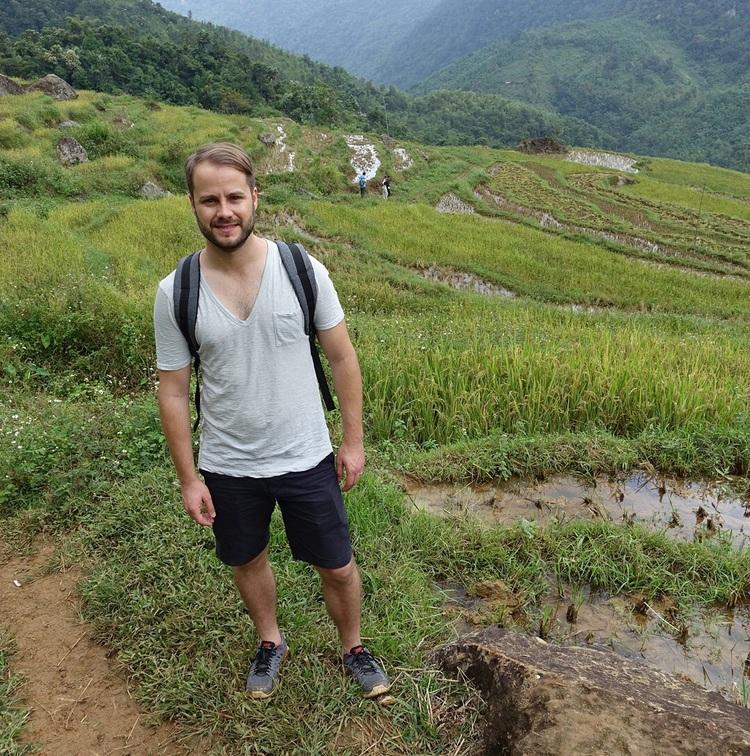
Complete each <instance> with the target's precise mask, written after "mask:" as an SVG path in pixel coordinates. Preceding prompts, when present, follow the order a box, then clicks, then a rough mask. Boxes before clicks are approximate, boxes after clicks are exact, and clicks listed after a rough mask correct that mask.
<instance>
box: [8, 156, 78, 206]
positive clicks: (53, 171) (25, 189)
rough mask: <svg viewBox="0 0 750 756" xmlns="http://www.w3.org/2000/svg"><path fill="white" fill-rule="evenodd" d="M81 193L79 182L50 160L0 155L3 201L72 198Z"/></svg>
mask: <svg viewBox="0 0 750 756" xmlns="http://www.w3.org/2000/svg"><path fill="white" fill-rule="evenodd" d="M80 190H81V182H80V179H78V178H77V177H76V176H75V174H73V173H70V172H68V171H66V170H65V169H64V168H63V167H62V166H61V165H58V164H56V163H54V162H52V161H51V160H49V159H46V158H17V157H11V156H10V155H0V196H2V197H4V198H14V197H40V196H45V195H47V196H48V195H62V196H63V197H71V196H73V195H75V194H78V193H79V192H80Z"/></svg>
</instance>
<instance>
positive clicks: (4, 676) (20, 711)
mask: <svg viewBox="0 0 750 756" xmlns="http://www.w3.org/2000/svg"><path fill="white" fill-rule="evenodd" d="M12 650H13V641H12V639H11V638H9V637H8V635H7V634H6V633H5V632H3V631H1V630H0V753H3V754H7V756H23V754H27V753H33V751H34V749H33V748H32V747H31V746H28V745H21V744H20V743H19V742H18V735H19V733H20V732H21V728H22V727H23V724H24V722H25V721H26V718H27V717H28V715H29V710H28V709H27V708H24V707H22V706H19V702H18V699H19V689H20V688H21V687H22V685H23V678H22V677H21V676H20V675H14V674H12V673H11V671H10V669H9V668H8V661H9V659H10V657H11V656H12Z"/></svg>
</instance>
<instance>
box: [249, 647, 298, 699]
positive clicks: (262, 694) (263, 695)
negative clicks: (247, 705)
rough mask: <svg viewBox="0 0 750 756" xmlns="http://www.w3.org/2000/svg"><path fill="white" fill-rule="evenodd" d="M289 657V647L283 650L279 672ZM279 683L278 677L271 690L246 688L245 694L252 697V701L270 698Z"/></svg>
mask: <svg viewBox="0 0 750 756" xmlns="http://www.w3.org/2000/svg"><path fill="white" fill-rule="evenodd" d="M288 658H289V649H288V648H287V650H286V651H285V652H284V656H282V657H281V664H280V665H279V673H281V668H282V667H283V666H284V664H285V663H286V661H287V659H288ZM280 683H281V678H279V679H278V680H277V681H276V683H275V685H274V686H273V688H271V690H268V691H266V690H248V691H246V692H247V694H248V695H249V696H250V698H252V699H253V700H254V701H265V700H266V699H267V698H270V697H271V696H272V695H273V694H274V693H275V692H276V690H277V688H278V687H279V684H280Z"/></svg>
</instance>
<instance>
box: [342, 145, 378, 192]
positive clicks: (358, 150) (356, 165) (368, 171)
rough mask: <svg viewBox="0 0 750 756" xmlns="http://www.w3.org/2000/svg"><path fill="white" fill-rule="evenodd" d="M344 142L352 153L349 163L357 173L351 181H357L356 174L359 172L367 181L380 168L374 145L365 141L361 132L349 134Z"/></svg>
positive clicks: (372, 177)
mask: <svg viewBox="0 0 750 756" xmlns="http://www.w3.org/2000/svg"><path fill="white" fill-rule="evenodd" d="M346 144H347V146H348V147H349V150H350V152H351V154H352V158H351V160H350V161H349V164H350V165H351V167H352V168H353V169H354V171H355V173H356V174H357V175H356V176H355V177H354V178H353V179H352V183H353V184H356V183H357V176H359V174H360V173H364V174H365V178H366V179H367V180H368V181H370V180H372V179H374V178H375V176H376V175H377V173H378V170H379V169H380V158H379V157H378V153H377V150H376V149H375V145H374V144H370V143H369V142H367V140H366V139H365V137H364V136H363V135H362V134H349V136H347V137H346Z"/></svg>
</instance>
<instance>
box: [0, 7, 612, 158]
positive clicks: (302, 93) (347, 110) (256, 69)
mask: <svg viewBox="0 0 750 756" xmlns="http://www.w3.org/2000/svg"><path fill="white" fill-rule="evenodd" d="M71 15H72V16H73V17H69V16H71ZM81 16H83V17H81ZM66 17H67V18H66ZM29 23H33V25H34V28H32V29H30V30H27V31H22V30H23V29H24V28H25V27H26V26H27V24H29ZM2 32H7V33H6V34H3V33H2ZM11 35H13V36H11ZM0 72H2V73H5V74H7V75H11V76H18V77H22V78H33V77H36V76H40V75H43V74H46V73H56V74H58V75H60V76H63V77H64V78H66V79H68V80H69V81H70V82H71V83H72V84H73V85H74V86H76V87H79V88H88V89H97V90H100V91H105V92H114V93H118V92H128V93H132V94H137V95H144V96H151V97H155V98H158V99H163V100H166V101H167V102H172V103H177V104H196V105H201V106H203V107H206V108H210V109H214V110H218V111H223V112H230V113H253V114H260V113H266V112H279V113H283V114H285V115H288V116H289V117H291V118H294V119H295V120H297V121H300V122H302V123H319V124H326V125H332V124H339V125H347V126H348V127H350V128H356V129H367V130H370V131H387V130H390V132H391V133H392V134H393V135H394V136H400V137H402V138H410V137H411V138H418V139H421V140H424V141H431V142H435V143H458V144H461V143H463V144H465V143H476V142H480V143H486V144H491V145H498V146H500V145H505V146H508V145H514V144H515V143H517V142H518V141H519V140H521V139H523V138H525V137H528V136H538V135H542V134H550V133H555V134H557V135H558V136H560V137H561V138H563V139H567V140H569V141H571V142H573V143H576V144H587V145H591V144H606V143H607V142H608V139H607V137H606V135H604V134H603V133H601V132H600V131H599V130H597V129H595V128H593V127H591V126H589V125H588V124H586V123H583V122H581V121H579V120H578V119H566V118H560V117H559V116H557V115H556V114H554V113H550V112H546V111H544V110H542V109H540V108H537V107H535V106H530V105H527V104H523V103H517V102H516V103H514V102H512V101H509V100H508V99H507V98H504V97H499V96H497V95H478V94H474V93H462V92H458V93H454V94H450V95H448V96H445V95H441V96H439V97H435V96H433V95H426V96H423V97H416V98H415V97H411V96H407V95H405V94H403V93H401V92H399V91H397V90H396V89H393V88H391V89H387V90H386V89H379V88H377V87H375V86H374V85H372V84H371V83H369V82H366V81H363V80H360V79H356V78H354V77H353V76H351V75H350V74H347V73H346V72H345V71H344V70H343V69H342V68H332V67H330V66H325V65H323V64H319V63H315V62H314V61H312V60H310V59H309V58H307V57H299V56H295V55H291V54H289V53H284V52H282V51H281V50H278V49H277V48H274V47H272V46H271V45H269V44H266V43H263V42H260V41H258V40H253V39H250V38H248V37H246V36H244V35H242V34H241V33H239V32H236V31H234V32H233V31H230V30H226V29H223V28H221V27H215V26H212V25H209V24H204V23H198V22H196V21H192V20H189V19H187V18H184V17H181V16H179V15H177V14H173V13H171V12H168V11H165V10H164V9H162V8H160V7H158V6H156V5H154V4H152V3H150V2H147V1H146V0H65V2H63V3H58V2H54V0H28V2H26V3H25V4H24V6H23V7H21V4H20V3H18V2H11V3H10V4H8V5H6V6H4V7H3V9H2V13H1V14H0Z"/></svg>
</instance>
